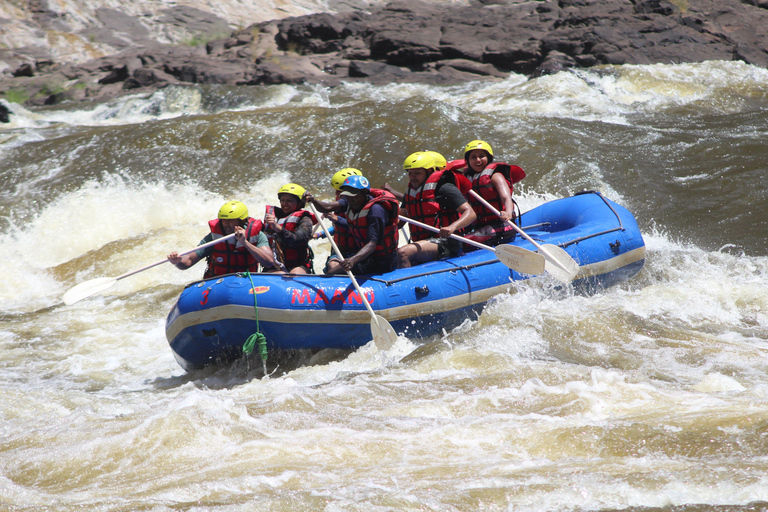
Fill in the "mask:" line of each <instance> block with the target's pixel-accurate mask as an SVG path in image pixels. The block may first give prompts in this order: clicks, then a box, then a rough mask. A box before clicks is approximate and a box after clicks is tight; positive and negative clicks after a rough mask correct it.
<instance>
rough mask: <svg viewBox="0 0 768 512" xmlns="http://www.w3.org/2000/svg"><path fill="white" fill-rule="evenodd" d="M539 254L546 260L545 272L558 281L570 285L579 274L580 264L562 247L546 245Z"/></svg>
mask: <svg viewBox="0 0 768 512" xmlns="http://www.w3.org/2000/svg"><path fill="white" fill-rule="evenodd" d="M539 253H541V254H543V255H544V258H546V262H545V263H544V270H546V271H547V272H548V273H549V274H550V275H551V276H552V277H554V278H555V279H557V280H558V281H561V282H563V283H565V284H569V283H570V282H571V281H573V279H574V278H575V277H576V274H578V273H579V264H578V263H576V261H575V260H574V259H573V258H571V255H570V254H568V253H567V252H565V250H564V249H563V248H562V247H558V246H556V245H552V244H544V245H542V246H541V249H540V250H539Z"/></svg>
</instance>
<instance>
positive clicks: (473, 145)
mask: <svg viewBox="0 0 768 512" xmlns="http://www.w3.org/2000/svg"><path fill="white" fill-rule="evenodd" d="M474 149H482V150H484V151H485V152H486V153H488V163H491V162H493V149H492V148H491V145H490V144H488V143H487V142H485V141H482V140H473V141H472V142H470V143H469V144H467V147H465V148H464V160H467V159H468V157H469V155H468V153H469V152H470V151H472V150H474Z"/></svg>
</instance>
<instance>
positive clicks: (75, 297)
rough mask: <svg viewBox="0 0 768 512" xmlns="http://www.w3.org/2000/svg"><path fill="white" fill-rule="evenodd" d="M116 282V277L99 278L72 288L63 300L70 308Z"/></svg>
mask: <svg viewBox="0 0 768 512" xmlns="http://www.w3.org/2000/svg"><path fill="white" fill-rule="evenodd" d="M116 282H117V279H115V278H114V277H99V278H98V279H91V280H90V281H85V282H83V283H80V284H78V285H77V286H75V287H73V288H71V289H70V290H69V291H68V292H67V293H65V294H64V296H63V297H62V298H61V300H63V301H64V304H66V305H67V306H69V305H70V304H74V303H75V302H77V301H79V300H83V299H84V298H86V297H90V296H91V295H94V294H96V293H99V292H101V291H104V290H106V289H107V288H109V287H110V286H112V285H113V284H115V283H116Z"/></svg>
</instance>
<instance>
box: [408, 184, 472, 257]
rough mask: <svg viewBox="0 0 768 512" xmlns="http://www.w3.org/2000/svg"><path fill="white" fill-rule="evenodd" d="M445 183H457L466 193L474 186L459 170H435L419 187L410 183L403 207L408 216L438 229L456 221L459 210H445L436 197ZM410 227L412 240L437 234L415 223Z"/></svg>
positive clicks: (415, 240)
mask: <svg viewBox="0 0 768 512" xmlns="http://www.w3.org/2000/svg"><path fill="white" fill-rule="evenodd" d="M444 183H452V184H453V185H456V188H458V189H459V191H461V193H462V194H464V195H467V194H468V193H469V190H470V189H471V188H472V183H471V182H470V181H469V180H468V179H467V178H466V177H464V175H462V174H460V173H458V172H454V171H451V170H442V171H434V172H433V173H432V174H430V175H429V177H428V178H427V180H426V181H425V182H424V183H423V184H422V185H421V187H419V188H418V189H414V188H411V184H410V183H409V184H408V190H407V191H406V192H405V195H404V196H403V208H405V211H406V212H408V217H410V218H412V219H414V220H417V221H419V222H421V223H423V224H429V225H430V226H434V227H436V228H438V229H439V228H442V227H445V226H449V225H450V224H453V223H454V222H456V220H458V218H459V217H460V215H459V212H457V211H455V210H444V209H443V208H442V207H441V206H440V204H439V203H438V202H437V199H436V195H435V194H436V192H437V189H438V188H439V187H440V186H442V185H443V184H444ZM409 229H410V231H411V241H412V242H418V241H419V240H425V239H427V238H429V237H432V236H435V235H434V233H433V232H432V231H429V230H426V229H424V228H420V227H418V226H415V225H411V226H410V228H409ZM457 234H458V233H457Z"/></svg>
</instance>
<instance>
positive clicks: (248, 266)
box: [168, 201, 275, 279]
mask: <svg viewBox="0 0 768 512" xmlns="http://www.w3.org/2000/svg"><path fill="white" fill-rule="evenodd" d="M208 226H209V227H210V229H211V232H210V233H208V234H207V235H206V236H205V238H203V239H202V240H200V243H199V244H198V245H203V244H206V243H209V242H212V241H214V240H216V239H218V238H222V237H224V236H227V235H231V234H232V233H234V234H235V238H234V240H233V239H229V240H225V241H223V242H221V243H220V244H215V245H213V246H211V247H206V248H205V249H198V250H197V251H195V252H191V253H189V254H186V255H184V256H179V253H178V252H176V251H174V252H172V253H170V254H169V255H168V261H169V262H171V263H172V264H173V265H174V266H175V267H176V268H178V269H180V270H186V269H188V268H190V267H191V266H193V265H194V264H196V263H197V262H198V261H200V260H202V259H203V258H206V259H207V260H208V267H207V268H206V269H205V274H204V275H203V279H208V278H209V277H214V276H221V275H224V274H232V273H235V272H245V271H248V272H258V270H259V265H261V266H262V267H264V268H265V269H269V268H271V267H273V266H274V264H275V261H274V259H273V257H272V250H271V249H270V248H269V242H268V241H267V237H266V236H265V235H264V233H263V232H262V222H261V221H260V220H256V219H254V218H252V217H249V216H248V208H247V207H246V206H245V205H244V204H243V203H241V202H240V201H229V202H227V203H224V205H223V206H222V207H221V208H219V214H218V217H217V218H216V219H214V220H210V221H208Z"/></svg>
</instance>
